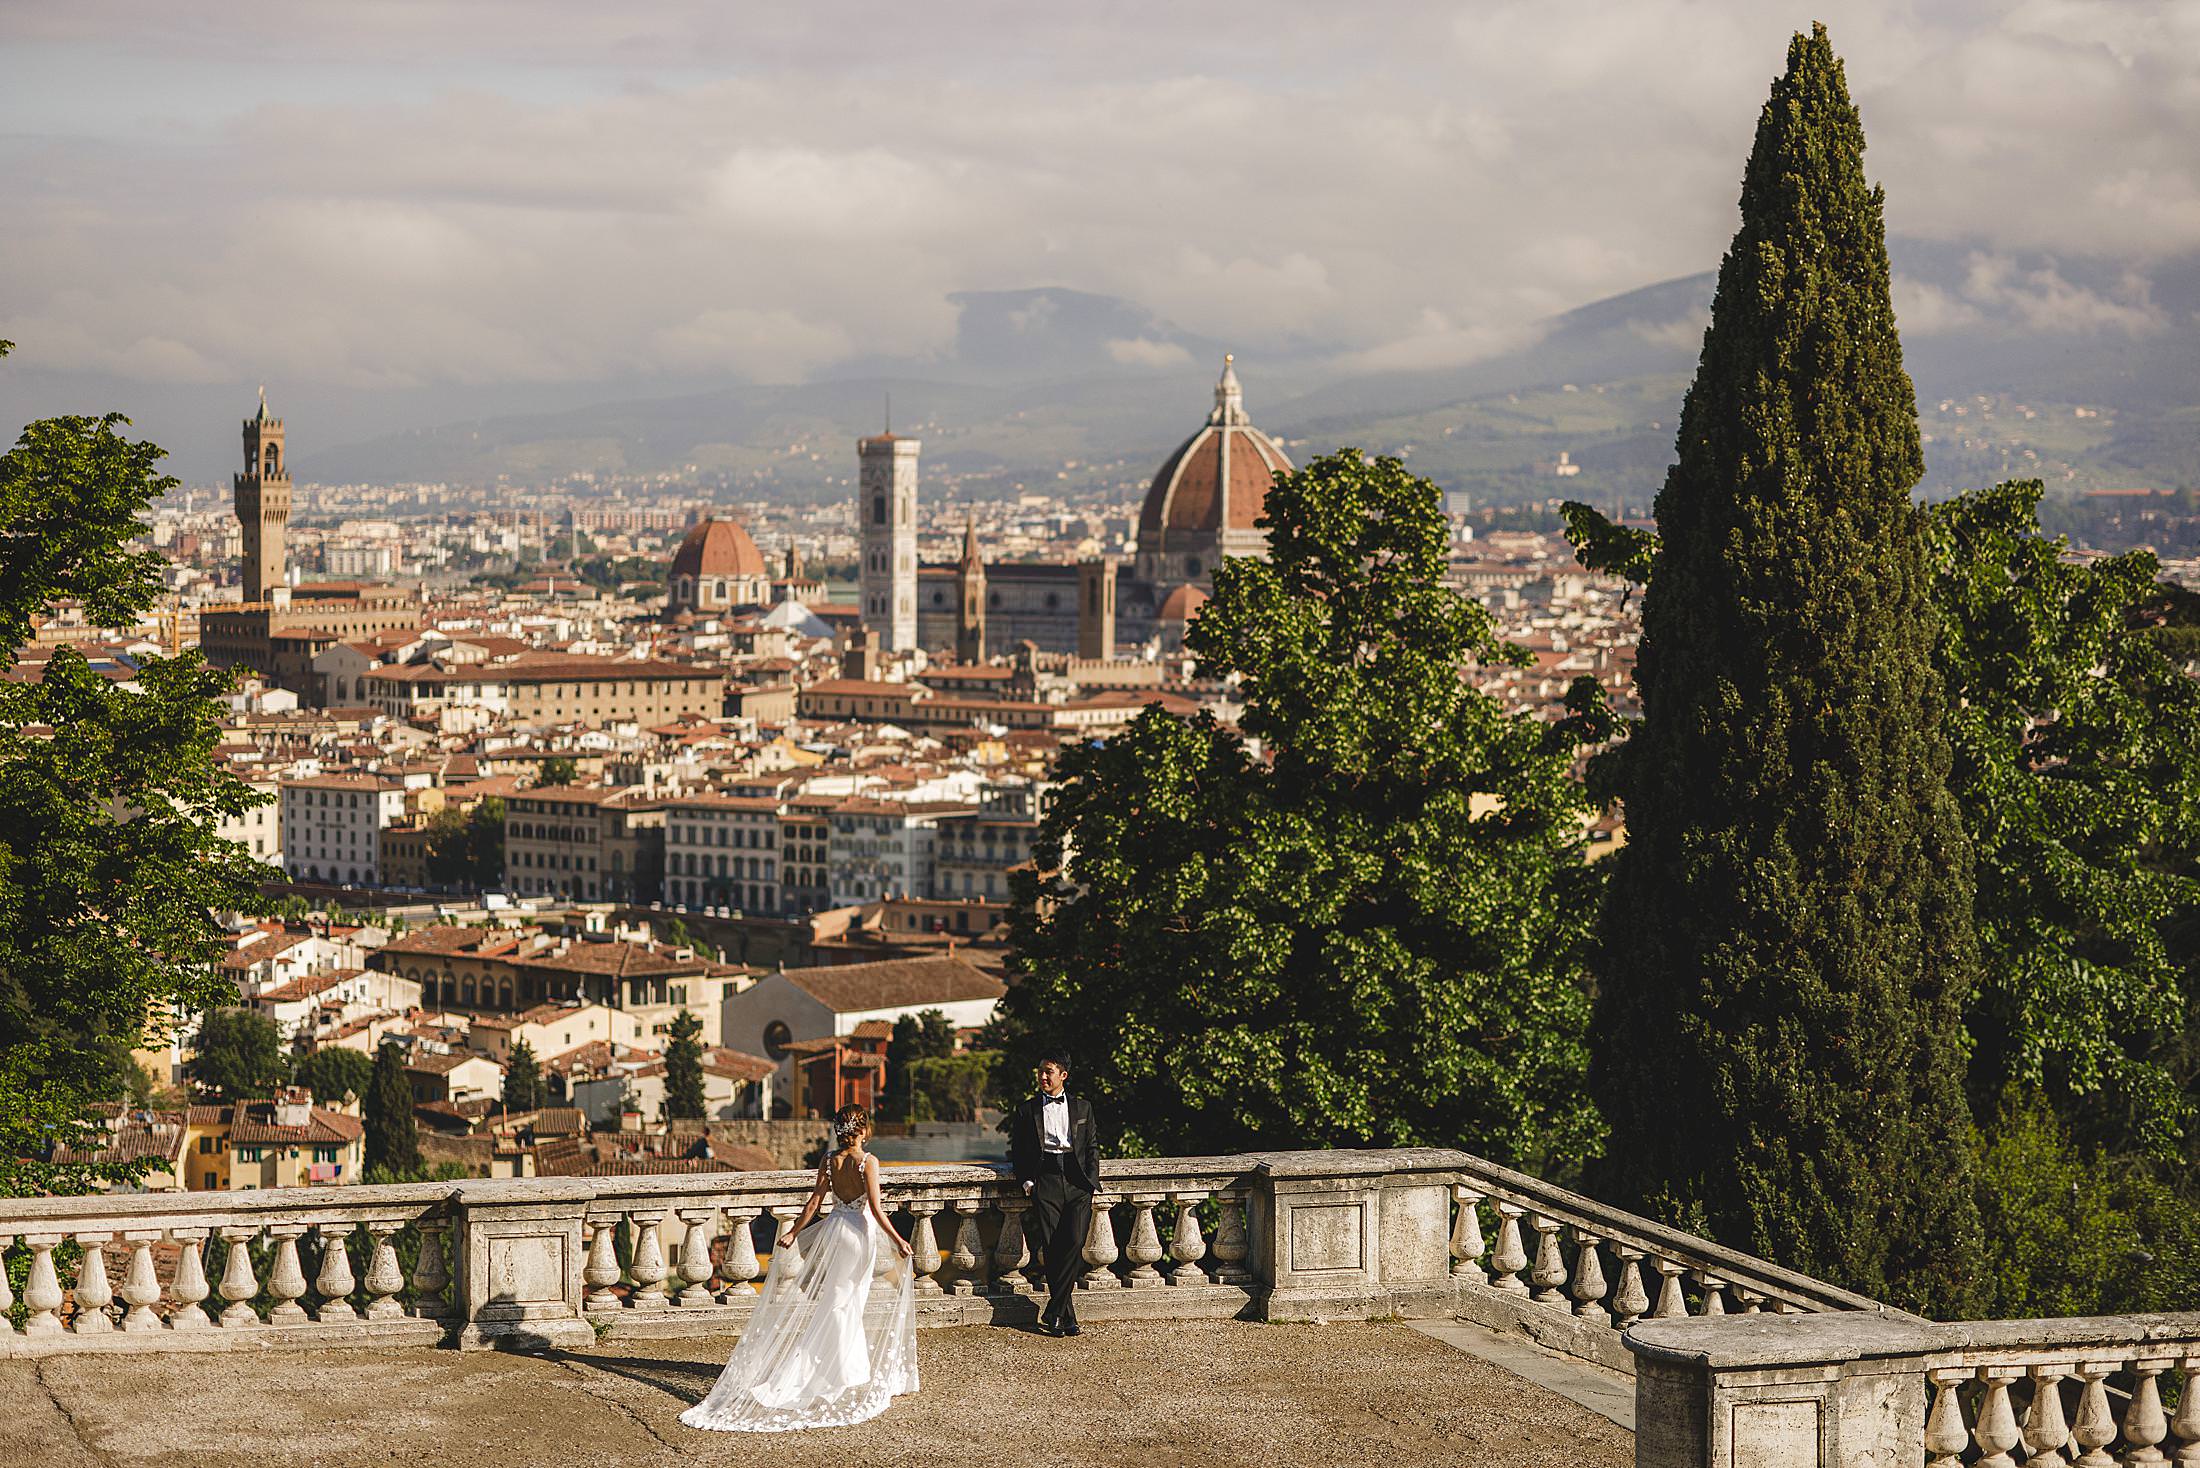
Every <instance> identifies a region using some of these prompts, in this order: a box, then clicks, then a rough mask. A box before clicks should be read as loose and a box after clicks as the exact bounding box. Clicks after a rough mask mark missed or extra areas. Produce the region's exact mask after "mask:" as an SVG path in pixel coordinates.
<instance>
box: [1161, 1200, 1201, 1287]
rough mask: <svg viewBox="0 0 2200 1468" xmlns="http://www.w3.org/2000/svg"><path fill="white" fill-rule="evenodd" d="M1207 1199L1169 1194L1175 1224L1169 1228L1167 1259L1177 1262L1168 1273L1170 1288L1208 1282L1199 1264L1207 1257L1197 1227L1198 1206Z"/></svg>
mask: <svg viewBox="0 0 2200 1468" xmlns="http://www.w3.org/2000/svg"><path fill="white" fill-rule="evenodd" d="M1206 1197H1207V1195H1206V1194H1205V1193H1171V1194H1169V1202H1170V1203H1171V1204H1173V1205H1174V1206H1175V1208H1176V1221H1175V1223H1173V1224H1172V1225H1171V1226H1170V1228H1169V1257H1170V1258H1171V1259H1174V1260H1175V1261H1176V1268H1174V1269H1172V1270H1170V1271H1169V1283H1170V1284H1173V1285H1203V1284H1205V1283H1206V1282H1207V1271H1206V1270H1205V1269H1204V1268H1202V1267H1201V1264H1200V1261H1201V1260H1203V1259H1205V1258H1206V1257H1207V1238H1206V1234H1205V1233H1204V1232H1203V1231H1202V1230H1201V1228H1200V1226H1199V1205H1200V1204H1201V1203H1202V1202H1204V1201H1206Z"/></svg>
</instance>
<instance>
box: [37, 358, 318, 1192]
mask: <svg viewBox="0 0 2200 1468" xmlns="http://www.w3.org/2000/svg"><path fill="white" fill-rule="evenodd" d="M7 350H8V344H7V343H4V342H0V356H4V355H5V354H6V352H7ZM128 421H129V420H128V419H126V418H124V417H122V416H121V415H120V414H113V413H110V414H108V415H106V416H104V417H81V416H76V417H64V418H50V419H44V420H41V421H39V422H36V423H32V424H30V425H29V426H27V427H26V428H24V430H23V431H22V433H21V435H20V436H19V437H18V438H17V439H16V442H15V445H14V447H13V448H11V449H10V450H8V452H7V453H5V454H4V455H0V671H4V670H5V669H6V668H7V667H9V666H12V665H13V663H14V649H16V648H18V647H21V646H23V645H24V644H25V643H27V642H29V641H30V640H31V633H32V626H33V622H34V619H36V618H37V617H39V616H40V615H41V614H42V613H43V612H44V611H45V609H46V607H47V606H48V605H50V604H51V603H52V602H54V601H56V600H59V599H62V598H73V599H75V600H77V601H79V602H80V603H81V604H82V606H83V609H84V613H85V615H86V617H87V618H88V619H89V620H90V621H91V622H92V623H93V624H94V625H96V626H121V627H128V626H131V625H133V624H134V623H135V622H136V621H137V620H138V618H139V616H140V615H141V614H143V613H144V612H145V611H147V610H148V609H149V608H150V607H151V606H152V605H153V603H154V601H155V599H156V598H157V596H158V595H159V593H160V586H161V583H160V567H161V561H160V557H159V556H158V555H157V554H154V553H152V552H150V551H137V550H132V549H131V548H130V541H131V539H132V538H133V537H134V536H136V535H137V533H138V529H139V525H138V522H139V517H140V516H141V515H142V514H143V513H144V511H145V510H146V508H147V507H148V506H149V505H150V504H151V503H152V502H153V501H154V500H155V499H157V498H159V496H160V495H161V494H162V493H164V492H165V491H166V490H168V489H169V488H170V487H172V486H173V485H174V484H175V481H174V480H173V479H170V478H168V477H167V476H165V475H162V474H160V473H159V472H158V471H157V468H156V466H157V465H158V463H159V461H160V459H161V456H162V454H161V450H160V449H159V448H157V447H155V446H154V445H152V444H149V443H144V442H140V441H136V440H133V439H130V438H127V437H125V436H124V435H123V434H122V433H121V432H120V431H119V430H120V429H122V428H123V427H125V426H126V425H127V424H128ZM135 682H136V685H137V687H136V690H135V691H130V690H124V689H118V688H116V687H115V686H113V685H112V684H110V683H109V682H108V681H107V680H106V679H105V678H103V677H101V676H99V675H98V674H97V673H94V672H93V671H92V670H91V669H90V668H89V667H88V666H87V665H86V663H85V661H84V659H83V657H82V656H81V655H80V654H78V653H77V652H76V651H75V650H73V649H70V648H62V649H59V650H58V651H57V652H56V653H55V655H54V657H53V658H52V660H51V661H49V662H48V663H47V664H46V667H45V670H44V673H43V674H42V676H41V677H40V678H38V679H37V680H36V681H18V680H14V679H0V1194H14V1195H20V1194H25V1193H40V1192H81V1191H84V1190H85V1189H86V1188H87V1187H90V1186H92V1185H94V1184H97V1183H101V1182H128V1181H130V1180H132V1179H134V1178H136V1177H139V1176H142V1175H143V1172H144V1170H145V1166H146V1164H144V1163H142V1162H140V1163H114V1164H99V1165H91V1166H80V1165H73V1164H72V1165H65V1166H63V1165H55V1164H52V1163H50V1162H48V1161H46V1160H45V1159H47V1158H48V1157H50V1156H52V1155H53V1151H54V1149H55V1148H56V1147H58V1146H67V1147H73V1148H84V1147H96V1146H98V1145H99V1144H100V1142H101V1139H102V1138H103V1137H104V1132H103V1131H102V1130H101V1129H100V1128H99V1126H98V1125H97V1124H96V1123H95V1122H94V1121H93V1120H92V1119H91V1111H90V1108H91V1107H92V1105H93V1104H94V1103H95V1102H99V1101H103V1100H108V1099H112V1098H114V1097H118V1096H121V1095H122V1094H124V1093H125V1091H126V1090H127V1087H128V1080H129V1076H128V1072H129V1059H130V1052H131V1050H133V1049H134V1048H136V1047H138V1046H140V1045H142V1044H144V1043H146V1042H147V1040H148V1039H149V1038H152V1037H153V1036H155V1035H164V1034H165V1033H166V1032H167V1031H168V1029H169V1028H170V1026H171V1024H172V1021H173V1017H174V1016H175V1015H176V1014H178V1013H179V1012H195V1011H201V1010H205V1009H208V1008H211V1007H214V1006H217V1005H221V1004H227V1003H234V1002H235V1000H236V997H237V996H236V989H235V986H234V985H233V984H231V983H230V982H229V981H228V980H227V979H226V978H224V977H223V976H222V974H221V973H220V971H219V969H218V968H217V967H216V964H217V961H218V960H219V958H220V956H221V954H222V952H223V950H224V946H225V944H224V937H225V935H224V934H223V933H222V931H221V929H220V928H219V927H218V926H217V925H216V924H215V922H214V920H213V914H214V912H215V911H217V910H220V909H242V910H245V911H257V910H259V908H260V907H261V905H262V899H261V897H260V893H259V885H258V884H259V883H260V882H262V881H264V880H271V879H273V878H275V877H276V876H277V875H278V874H277V873H275V872H274V871H273V870H272V869H271V868H268V867H266V866H263V865H262V864H260V863H259V862H257V861H255V860H253V858H252V856H251V854H250V852H249V851H248V850H247V849H246V848H245V847H244V846H243V845H241V844H240V843H237V842H233V841H224V840H222V839H220V837H219V836H218V834H217V832H218V828H219V824H220V822H221V821H222V820H223V819H224V818H226V817H230V816H235V815H241V814H242V813H243V812H245V811H246V810H249V809H250V808H252V807H253V806H254V805H257V804H259V803H261V799H262V798H261V797H259V796H257V795H255V794H254V793H253V791H252V790H251V788H250V787H249V786H247V785H245V784H244V783H243V782H242V781H240V780H238V779H237V778H236V777H235V776H234V775H232V774H230V773H229V772H228V771H227V770H226V769H225V768H224V767H223V766H221V765H220V764H219V763H218V762H217V761H216V760H215V758H214V753H213V752H214V747H215V745H216V744H217V743H219V741H220V737H221V734H220V726H219V717H220V713H221V708H220V705H219V703H218V702H217V700H218V699H219V697H220V696H221V695H222V694H224V693H225V692H227V690H228V686H229V680H228V678H227V677H226V676H225V675H223V674H220V673H217V672H215V671H213V670H211V669H209V668H208V667H207V666H206V665H205V663H204V662H203V661H202V660H201V659H200V657H199V655H198V653H197V652H195V651H194V652H188V653H185V654H183V655H181V656H179V657H175V658H153V659H149V660H147V661H146V662H145V663H143V664H142V665H141V666H140V667H139V669H138V674H137V678H136V680H135Z"/></svg>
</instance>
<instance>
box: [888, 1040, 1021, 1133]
mask: <svg viewBox="0 0 2200 1468" xmlns="http://www.w3.org/2000/svg"><path fill="white" fill-rule="evenodd" d="M1000 1060H1001V1055H1000V1052H999V1051H997V1050H975V1051H972V1052H971V1053H969V1054H967V1055H929V1056H925V1057H923V1058H921V1059H919V1060H916V1061H914V1062H913V1063H912V1064H911V1065H910V1077H911V1083H912V1087H913V1089H914V1090H915V1092H916V1095H917V1098H918V1102H919V1105H918V1107H917V1110H918V1112H919V1115H918V1116H917V1117H916V1118H914V1119H917V1120H926V1121H929V1120H933V1119H937V1120H940V1121H976V1120H977V1119H978V1107H979V1105H980V1104H982V1103H983V1102H984V1100H985V1098H986V1095H987V1093H988V1092H989V1091H990V1090H991V1088H992V1085H993V1073H994V1070H995V1069H996V1068H997V1067H998V1065H999V1064H1000Z"/></svg>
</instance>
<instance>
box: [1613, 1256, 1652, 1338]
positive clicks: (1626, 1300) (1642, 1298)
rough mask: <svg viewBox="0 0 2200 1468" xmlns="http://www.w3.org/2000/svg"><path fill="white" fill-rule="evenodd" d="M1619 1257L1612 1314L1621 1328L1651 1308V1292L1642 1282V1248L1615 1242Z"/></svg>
mask: <svg viewBox="0 0 2200 1468" xmlns="http://www.w3.org/2000/svg"><path fill="white" fill-rule="evenodd" d="M1612 1252H1613V1254H1615V1255H1617V1256H1618V1258H1619V1288H1618V1289H1616V1290H1614V1291H1612V1314H1613V1316H1614V1318H1615V1319H1616V1320H1617V1322H1618V1324H1619V1328H1620V1329H1621V1330H1625V1329H1626V1328H1627V1327H1628V1326H1630V1325H1633V1324H1634V1323H1635V1322H1636V1321H1638V1320H1640V1319H1642V1317H1643V1315H1644V1313H1645V1312H1646V1311H1648V1310H1649V1308H1650V1292H1649V1291H1648V1290H1646V1289H1644V1288H1643V1283H1642V1252H1643V1251H1642V1250H1640V1249H1638V1248H1636V1247H1635V1246H1634V1245H1633V1244H1621V1243H1614V1244H1613V1245H1612Z"/></svg>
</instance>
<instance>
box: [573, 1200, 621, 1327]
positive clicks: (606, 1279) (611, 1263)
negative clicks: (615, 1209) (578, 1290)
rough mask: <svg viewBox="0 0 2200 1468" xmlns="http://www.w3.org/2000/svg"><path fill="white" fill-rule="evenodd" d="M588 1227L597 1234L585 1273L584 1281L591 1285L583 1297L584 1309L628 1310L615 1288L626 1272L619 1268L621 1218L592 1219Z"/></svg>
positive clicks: (614, 1215)
mask: <svg viewBox="0 0 2200 1468" xmlns="http://www.w3.org/2000/svg"><path fill="white" fill-rule="evenodd" d="M588 1225H589V1227H590V1228H592V1229H594V1230H595V1232H594V1233H593V1234H591V1235H590V1236H589V1239H588V1264H587V1266H586V1267H585V1268H583V1269H582V1270H581V1280H582V1282H583V1283H585V1284H586V1285H587V1286H588V1290H587V1293H585V1294H584V1295H582V1297H581V1308H582V1309H584V1310H621V1309H624V1308H625V1304H624V1302H623V1301H621V1300H620V1299H619V1296H618V1292H617V1291H616V1290H614V1289H613V1288H612V1286H614V1285H616V1284H617V1283H618V1282H619V1277H620V1275H621V1274H622V1273H624V1271H623V1270H621V1269H620V1268H619V1216H618V1215H617V1214H615V1213H613V1214H606V1215H604V1216H603V1217H601V1218H591V1219H589V1220H588Z"/></svg>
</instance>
